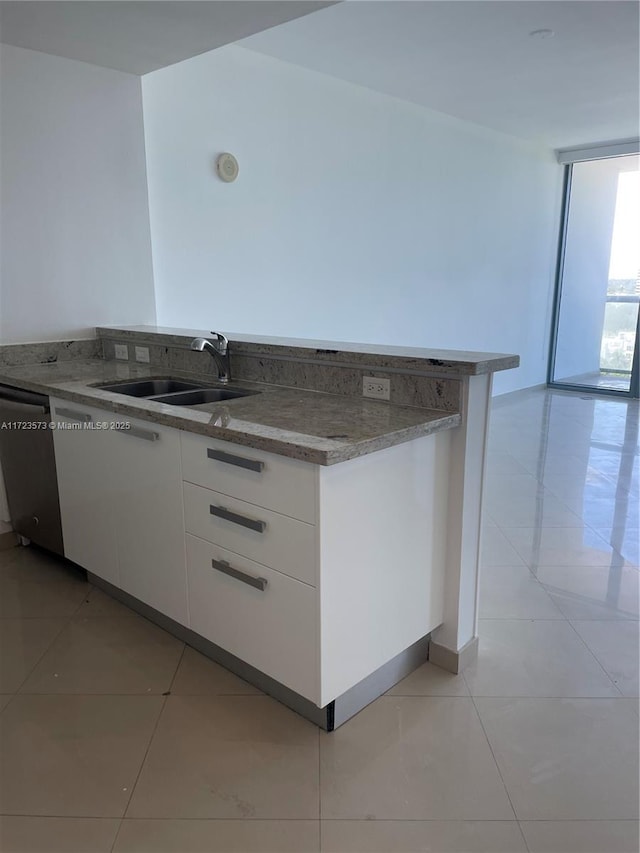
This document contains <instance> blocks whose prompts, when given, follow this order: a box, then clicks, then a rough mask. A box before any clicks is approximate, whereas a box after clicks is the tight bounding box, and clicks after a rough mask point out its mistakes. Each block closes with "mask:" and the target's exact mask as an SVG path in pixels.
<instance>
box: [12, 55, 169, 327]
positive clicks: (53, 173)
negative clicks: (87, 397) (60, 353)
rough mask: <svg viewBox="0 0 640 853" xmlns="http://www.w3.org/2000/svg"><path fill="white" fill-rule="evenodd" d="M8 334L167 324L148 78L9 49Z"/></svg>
mask: <svg viewBox="0 0 640 853" xmlns="http://www.w3.org/2000/svg"><path fill="white" fill-rule="evenodd" d="M0 65H1V78H2V83H1V89H0V127H1V132H2V139H1V148H0V178H1V203H2V215H1V231H0V236H1V240H2V262H1V266H0V276H1V277H0V342H2V343H16V342H23V341H43V340H52V339H61V338H74V337H93V335H94V331H93V330H94V327H95V326H96V325H102V324H105V325H106V324H109V323H112V324H113V323H132V322H136V323H145V322H146V323H153V322H155V296H154V289H153V275H152V265H151V247H150V234H149V218H148V206H147V187H146V167H145V153H144V131H143V124H142V102H141V89H140V78H138V77H135V76H133V75H130V74H122V73H120V72H118V71H110V70H108V69H105V68H98V67H96V66H93V65H88V64H87V63H83V62H74V61H71V60H68V59H61V58H59V57H55V56H48V55H46V54H44V53H38V52H35V51H30V50H23V49H21V48H16V47H10V46H8V45H2V49H1V51H0Z"/></svg>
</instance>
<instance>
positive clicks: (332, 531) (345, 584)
mask: <svg viewBox="0 0 640 853" xmlns="http://www.w3.org/2000/svg"><path fill="white" fill-rule="evenodd" d="M52 403H53V414H54V420H57V421H61V422H65V423H69V424H77V425H80V427H81V428H79V429H69V430H64V429H60V430H57V431H56V432H55V433H54V442H55V449H56V463H57V467H58V478H59V485H60V500H61V511H62V521H63V533H64V541H65V553H66V555H67V556H68V557H69V558H70V559H72V560H74V561H75V562H77V563H79V564H80V565H82V566H84V567H85V568H86V569H88V570H89V571H91V572H92V573H94V574H96V575H98V576H100V577H102V578H104V579H105V580H107V581H109V582H110V583H112V584H114V585H116V586H118V587H120V588H121V589H123V590H125V591H126V592H128V593H130V594H131V595H132V596H134V597H135V598H136V599H139V600H140V601H142V602H145V603H146V604H149V605H151V606H152V607H153V608H155V609H156V610H158V611H160V612H161V613H164V614H166V615H167V616H169V617H171V618H172V619H174V620H175V621H177V622H179V623H180V624H182V625H185V626H188V627H189V628H190V629H191V630H193V631H195V632H196V633H198V634H201V635H202V636H203V637H206V638H207V639H208V640H210V641H211V642H212V643H215V644H216V645H218V646H220V647H221V648H223V649H225V650H227V651H228V652H230V653H231V654H233V655H235V656H236V657H238V658H240V659H242V660H244V661H246V662H247V663H249V664H250V665H251V666H253V667H255V668H256V669H259V670H260V671H262V672H264V673H265V674H267V675H268V676H270V677H271V678H273V679H275V680H276V681H278V682H280V683H281V684H283V685H285V686H286V687H288V688H290V689H291V690H294V691H295V692H296V693H298V694H300V695H301V696H304V697H305V698H306V699H309V700H310V701H312V702H314V703H315V704H316V705H317V706H318V707H321V708H322V707H325V706H326V705H327V704H328V703H329V702H331V701H332V700H333V699H336V698H337V697H339V696H342V695H343V694H344V693H345V692H346V691H348V690H349V689H350V688H351V687H353V686H354V685H356V684H358V683H359V682H360V681H362V680H363V679H365V678H366V677H367V676H368V675H370V674H371V673H373V672H375V671H376V670H377V669H378V668H380V667H381V666H383V665H384V664H386V663H387V662H388V661H390V660H392V659H393V658H394V657H395V656H396V655H399V654H400V653H401V652H403V651H405V649H407V648H409V647H410V646H411V645H412V644H413V643H415V642H417V641H418V640H420V639H421V638H422V637H424V636H425V635H426V634H428V633H429V632H431V631H433V630H434V629H435V628H436V627H438V626H439V625H440V624H441V623H442V622H443V614H444V606H445V601H444V595H445V584H444V580H445V577H444V576H445V566H446V550H447V536H448V532H447V527H448V524H447V518H448V511H449V509H448V480H449V472H450V465H449V460H450V434H449V433H448V432H441V433H436V434H434V435H429V436H424V437H421V438H417V439H414V440H412V441H408V442H405V443H404V444H399V445H396V446H394V447H390V448H387V449H385V450H381V451H378V452H376V453H371V454H368V455H366V456H363V457H360V458H357V459H353V460H351V461H348V462H344V463H341V464H339V465H333V466H328V467H322V466H317V465H312V464H309V463H305V462H299V461H297V460H292V459H287V458H285V457H279V456H277V455H275V454H272V453H267V452H263V451H256V450H252V449H250V448H244V447H242V446H239V445H234V444H232V443H230V442H221V441H218V440H213V439H209V438H207V437H204V436H198V435H193V434H190V433H183V432H180V431H178V430H175V429H171V428H168V427H161V426H157V425H156V424H153V423H151V422H147V421H136V420H132V419H130V418H121V420H124V421H128V422H129V423H130V429H128V430H124V431H120V430H109V429H100V430H98V429H86V428H82V425H83V424H84V425H85V426H87V425H89V424H93V425H94V426H95V425H96V424H97V423H98V422H101V423H104V424H109V423H113V422H114V421H115V420H116V417H115V416H114V415H109V414H108V413H107V412H102V411H100V410H98V409H89V408H87V407H84V406H77V405H76V404H72V403H67V402H65V401H61V400H53V401H52Z"/></svg>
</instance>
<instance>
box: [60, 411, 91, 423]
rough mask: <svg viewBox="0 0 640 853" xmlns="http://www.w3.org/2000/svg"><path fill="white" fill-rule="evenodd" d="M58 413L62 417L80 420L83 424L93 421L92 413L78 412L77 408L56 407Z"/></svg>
mask: <svg viewBox="0 0 640 853" xmlns="http://www.w3.org/2000/svg"><path fill="white" fill-rule="evenodd" d="M56 415H60V417H61V418H69V420H70V421H80V423H83V424H89V423H91V415H88V414H87V413H86V412H78V411H76V410H75V409H59V408H56Z"/></svg>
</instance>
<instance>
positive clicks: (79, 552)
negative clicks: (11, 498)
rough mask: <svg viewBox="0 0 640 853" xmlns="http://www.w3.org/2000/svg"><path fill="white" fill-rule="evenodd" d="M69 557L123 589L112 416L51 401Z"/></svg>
mask: <svg viewBox="0 0 640 853" xmlns="http://www.w3.org/2000/svg"><path fill="white" fill-rule="evenodd" d="M51 404H52V405H51V419H52V422H53V424H54V425H55V427H56V429H54V430H53V445H54V449H55V456H56V469H57V474H58V492H59V495H60V516H61V519H62V535H63V539H64V554H65V557H67V558H68V559H69V560H73V562H74V563H77V564H78V565H79V566H82V567H83V568H85V569H87V570H88V571H90V572H93V573H94V574H96V575H98V577H101V578H103V579H104V580H106V581H109V583H112V584H115V585H116V586H118V585H119V576H118V562H117V553H116V539H115V528H114V519H113V486H112V478H111V455H112V454H111V451H110V443H111V441H110V440H111V437H112V436H111V431H110V430H108V429H101V428H99V427H100V426H102V425H104V424H108V423H109V421H110V418H109V414H108V412H104V411H100V410H99V409H90V408H87V407H86V406H80V405H78V404H76V403H69V402H67V401H66V400H54V399H52V400H51Z"/></svg>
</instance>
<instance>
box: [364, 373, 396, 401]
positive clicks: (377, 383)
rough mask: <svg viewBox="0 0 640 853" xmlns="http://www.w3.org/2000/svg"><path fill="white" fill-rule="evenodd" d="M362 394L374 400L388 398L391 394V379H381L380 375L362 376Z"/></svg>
mask: <svg viewBox="0 0 640 853" xmlns="http://www.w3.org/2000/svg"><path fill="white" fill-rule="evenodd" d="M362 396H363V397H372V398H373V399H374V400H388V399H389V397H390V396H391V381H390V380H389V379H380V377H379V376H363V377H362Z"/></svg>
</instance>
